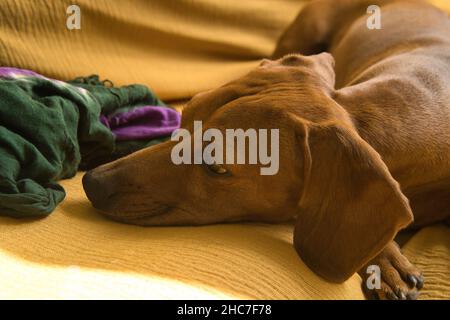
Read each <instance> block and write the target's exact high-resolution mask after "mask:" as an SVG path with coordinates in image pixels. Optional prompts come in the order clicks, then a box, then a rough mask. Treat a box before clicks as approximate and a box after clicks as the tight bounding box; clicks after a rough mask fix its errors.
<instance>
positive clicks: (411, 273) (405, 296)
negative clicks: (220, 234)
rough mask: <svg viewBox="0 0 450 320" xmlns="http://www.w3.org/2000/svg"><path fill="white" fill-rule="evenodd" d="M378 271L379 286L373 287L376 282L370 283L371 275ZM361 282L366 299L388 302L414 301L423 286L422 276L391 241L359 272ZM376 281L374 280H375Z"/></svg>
mask: <svg viewBox="0 0 450 320" xmlns="http://www.w3.org/2000/svg"><path fill="white" fill-rule="evenodd" d="M370 270H379V271H380V273H379V275H376V276H379V277H380V279H379V282H378V284H379V286H378V287H377V286H375V287H374V286H373V284H376V282H377V281H371V280H372V279H371V277H373V273H371V272H370ZM358 273H359V275H360V276H361V278H362V280H363V282H362V286H363V290H364V293H365V294H366V296H367V298H371V299H383V300H384V299H389V300H415V299H417V297H418V296H419V290H420V289H421V288H422V286H423V276H422V273H421V272H420V270H418V269H417V268H416V267H415V266H414V265H413V264H412V263H411V262H409V260H408V259H407V258H406V257H405V256H404V255H403V253H402V252H401V250H400V247H399V246H398V245H397V243H395V242H394V241H391V242H390V243H389V244H388V245H387V246H386V247H385V248H384V249H383V251H381V253H380V254H378V255H377V256H376V257H375V258H373V259H372V260H371V261H370V262H369V263H368V264H367V265H366V266H364V267H363V268H362V269H361V270H360V271H359V272H358ZM375 280H376V279H375Z"/></svg>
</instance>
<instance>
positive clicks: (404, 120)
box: [274, 0, 450, 226]
mask: <svg viewBox="0 0 450 320" xmlns="http://www.w3.org/2000/svg"><path fill="white" fill-rule="evenodd" d="M373 4H379V5H380V9H381V22H382V29H381V30H377V29H373V30H371V29H368V28H367V26H366V21H367V19H368V15H366V14H365V11H366V9H367V8H368V7H369V6H370V5H373ZM324 20H325V21H326V23H325V24H324ZM324 46H325V48H326V51H329V52H330V53H331V54H332V55H333V57H334V59H335V61H336V65H335V72H336V89H337V91H336V92H335V100H336V101H337V102H338V103H339V104H340V105H341V106H342V107H344V108H345V110H346V111H347V112H348V113H349V114H350V115H351V118H352V119H353V121H354V124H355V127H356V128H357V130H358V133H359V134H360V135H361V137H362V138H363V139H364V140H365V141H367V142H368V143H369V144H370V145H371V146H372V147H373V148H374V149H375V150H376V151H377V152H378V153H380V155H381V157H382V158H383V161H384V162H385V163H386V165H387V166H388V168H389V171H390V172H391V174H392V175H393V177H394V178H395V179H396V180H397V181H398V182H399V183H400V185H401V187H402V191H403V193H404V194H405V195H406V196H407V198H408V199H409V201H410V204H411V208H412V209H413V212H414V220H415V221H414V222H415V225H416V226H422V225H424V224H429V223H433V222H436V221H441V220H444V219H445V218H446V217H448V216H449V215H450V85H449V84H450V22H449V20H448V18H447V17H446V14H445V13H443V12H440V11H438V10H437V9H435V8H433V7H431V6H430V5H428V4H424V3H423V1H393V0H385V1H371V0H368V1H365V0H340V1H327V0H325V1H316V2H314V3H313V4H312V5H310V6H308V7H307V8H305V10H304V11H302V13H301V15H300V16H299V17H298V18H297V20H296V21H295V22H294V23H293V24H292V25H291V27H290V29H289V30H288V31H287V32H286V33H285V34H284V35H283V37H282V39H281V40H280V43H279V45H278V47H277V49H276V52H275V54H274V56H275V57H276V58H279V57H281V56H283V55H284V54H287V53H292V52H299V53H302V54H307V55H309V54H316V53H320V51H317V50H318V49H323V48H324Z"/></svg>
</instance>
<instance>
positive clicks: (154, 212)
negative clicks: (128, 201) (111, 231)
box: [98, 205, 173, 224]
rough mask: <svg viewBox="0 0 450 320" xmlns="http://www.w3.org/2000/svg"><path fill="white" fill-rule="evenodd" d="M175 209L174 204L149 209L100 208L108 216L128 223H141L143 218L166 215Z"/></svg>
mask: <svg viewBox="0 0 450 320" xmlns="http://www.w3.org/2000/svg"><path fill="white" fill-rule="evenodd" d="M172 209H173V207H172V206H169V205H157V206H153V207H149V208H147V209H138V210H133V209H131V210H130V209H129V210H127V209H122V210H120V209H113V210H104V209H98V210H99V211H100V213H101V214H102V215H104V216H106V217H107V218H109V219H111V220H114V221H117V222H121V223H128V224H142V223H139V222H141V221H143V220H146V219H148V218H153V217H156V216H160V215H164V214H167V213H169V212H170V211H171V210H172Z"/></svg>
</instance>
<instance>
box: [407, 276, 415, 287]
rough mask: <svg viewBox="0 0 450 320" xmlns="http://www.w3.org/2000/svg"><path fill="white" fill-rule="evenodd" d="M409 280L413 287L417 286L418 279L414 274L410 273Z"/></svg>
mask: <svg viewBox="0 0 450 320" xmlns="http://www.w3.org/2000/svg"><path fill="white" fill-rule="evenodd" d="M408 282H409V284H410V285H411V287H413V288H415V287H417V279H416V277H415V276H413V275H412V274H408Z"/></svg>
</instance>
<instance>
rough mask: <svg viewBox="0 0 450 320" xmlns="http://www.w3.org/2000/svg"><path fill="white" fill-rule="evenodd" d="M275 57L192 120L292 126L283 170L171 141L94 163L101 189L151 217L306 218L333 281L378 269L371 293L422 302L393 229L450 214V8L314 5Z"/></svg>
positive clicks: (94, 189)
mask: <svg viewBox="0 0 450 320" xmlns="http://www.w3.org/2000/svg"><path fill="white" fill-rule="evenodd" d="M370 5H378V6H379V9H380V10H381V11H380V13H381V20H380V21H381V29H377V28H375V29H372V28H369V27H368V24H367V19H368V18H369V16H368V14H367V8H368V7H369V6H370ZM322 51H328V52H329V53H321V52H322ZM294 53H295V54H294ZM286 54H287V55H286ZM301 54H303V55H301ZM273 58H274V60H267V59H266V60H264V61H263V62H262V63H261V65H260V66H259V67H258V68H256V69H255V70H253V71H251V72H250V73H249V74H247V75H246V76H244V77H242V78H240V79H238V80H235V81H233V82H231V83H228V84H226V85H224V86H222V87H220V88H218V89H214V90H210V91H208V92H204V93H201V94H198V95H196V96H195V97H193V98H192V100H191V101H190V102H189V104H188V106H187V107H186V109H185V110H184V112H183V116H182V128H185V129H187V130H189V131H190V132H193V130H194V129H193V122H194V120H201V121H203V130H206V129H208V128H217V129H219V130H221V131H225V130H226V129H228V128H242V129H244V130H246V129H249V128H267V129H270V128H278V129H279V171H278V173H277V174H274V175H261V174H260V171H259V169H260V165H255V164H210V165H207V164H205V163H203V164H199V165H189V164H181V165H176V164H174V163H173V162H172V161H171V150H172V148H173V147H174V145H176V142H175V141H168V142H165V143H162V144H159V145H156V146H153V147H150V148H148V149H144V150H141V151H139V152H136V153H134V154H132V155H130V156H128V157H125V158H122V159H119V160H117V161H115V162H112V163H109V164H106V165H103V166H100V167H98V168H96V169H94V170H92V171H90V172H88V173H87V174H86V175H85V176H84V179H83V185H84V188H85V191H86V194H87V196H88V198H89V199H90V200H91V202H92V203H93V205H94V206H95V207H96V208H98V209H100V210H101V211H103V212H104V213H105V214H106V215H108V216H109V217H111V218H113V219H115V220H118V221H121V222H126V223H132V224H138V225H145V226H162V225H203V224H211V223H221V222H234V221H263V222H271V223H276V222H282V221H289V220H292V219H295V220H296V223H295V231H294V245H295V248H296V250H297V252H298V254H299V255H300V257H301V258H302V260H303V261H304V262H305V263H306V264H307V265H308V266H309V267H310V268H311V269H312V270H313V271H315V272H316V273H317V274H319V275H320V276H322V277H323V278H325V279H327V280H329V281H333V282H342V281H344V280H346V279H347V278H349V277H350V276H351V275H353V274H354V273H355V272H358V271H359V273H360V275H361V276H362V277H363V280H365V279H366V278H367V274H366V272H365V271H366V266H369V265H377V266H378V267H379V268H380V270H381V277H382V281H381V287H379V288H376V289H375V290H372V291H371V290H369V289H367V288H365V289H366V292H367V293H371V294H374V295H375V296H377V297H379V298H387V299H414V298H416V296H417V295H418V290H419V289H420V288H421V287H422V285H423V279H422V276H421V273H420V271H419V270H417V269H416V267H414V266H413V265H412V264H411V263H410V262H409V261H408V260H407V259H406V258H405V257H404V256H403V255H402V253H401V251H400V249H399V247H398V246H397V245H396V244H395V242H394V241H393V239H394V237H395V236H396V234H397V232H398V231H399V230H401V229H403V228H405V227H407V226H413V227H419V226H422V225H425V224H431V223H434V222H437V221H445V220H448V219H449V217H450V20H449V18H448V16H447V15H446V14H445V13H443V12H441V11H439V10H438V9H436V8H435V7H433V6H431V5H429V4H426V3H425V2H423V1H419V0H385V1H383V0H381V1H380V0H369V1H367V0H339V1H338V0H329V1H328V0H318V1H312V2H311V3H309V4H308V5H307V6H306V7H305V8H304V9H303V10H302V11H301V13H300V15H299V16H298V18H297V19H296V20H295V21H294V23H293V24H292V25H291V26H290V27H289V28H288V30H287V31H286V32H285V33H284V35H283V36H282V37H281V40H280V42H279V44H278V46H277V48H276V50H275V53H274V56H273ZM275 59H277V60H275ZM413 221H414V223H413ZM364 283H365V281H363V284H364ZM363 287H365V286H364V285H363Z"/></svg>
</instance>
